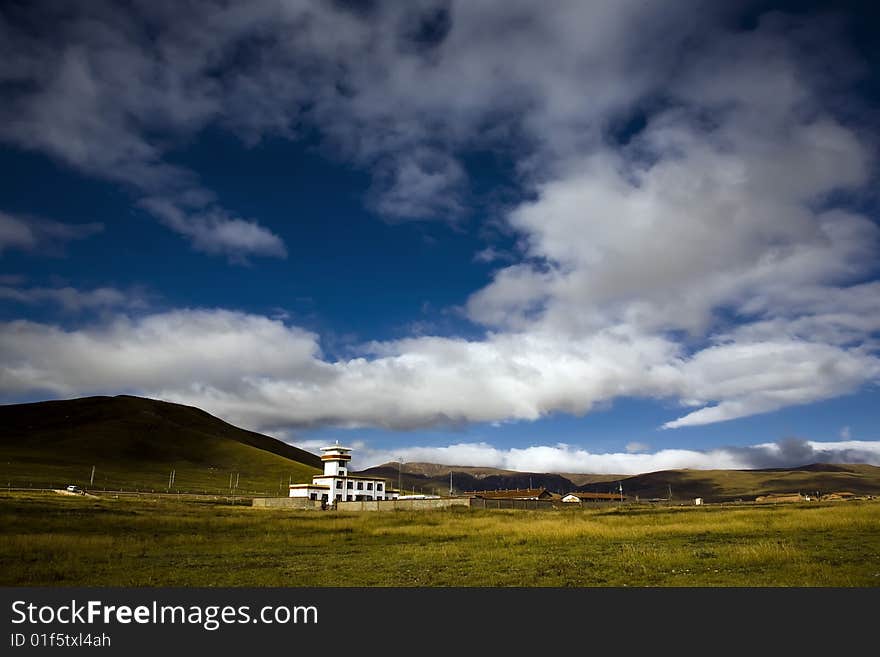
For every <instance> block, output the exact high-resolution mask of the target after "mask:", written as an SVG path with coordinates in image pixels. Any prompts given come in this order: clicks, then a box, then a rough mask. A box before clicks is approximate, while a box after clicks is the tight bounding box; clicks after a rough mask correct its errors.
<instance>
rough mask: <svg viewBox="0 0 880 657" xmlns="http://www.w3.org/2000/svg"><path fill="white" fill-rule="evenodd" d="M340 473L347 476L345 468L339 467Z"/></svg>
mask: <svg viewBox="0 0 880 657" xmlns="http://www.w3.org/2000/svg"><path fill="white" fill-rule="evenodd" d="M339 474H340V475H342V476H343V477H344V476H345V468H339Z"/></svg>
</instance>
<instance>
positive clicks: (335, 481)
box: [289, 441, 398, 503]
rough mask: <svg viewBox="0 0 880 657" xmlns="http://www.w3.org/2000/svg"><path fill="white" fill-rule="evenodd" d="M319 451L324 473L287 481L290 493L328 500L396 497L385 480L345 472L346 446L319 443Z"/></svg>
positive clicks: (323, 500) (348, 459) (348, 456)
mask: <svg viewBox="0 0 880 657" xmlns="http://www.w3.org/2000/svg"><path fill="white" fill-rule="evenodd" d="M321 451H322V452H323V454H321V461H323V462H324V474H321V475H315V476H314V477H312V483H310V484H291V485H290V494H289V495H290V497H307V498H309V499H310V500H320V501H322V502H328V503H332V502H359V501H362V500H396V499H397V497H398V491H396V490H391V487H390V486H389V485H388V481H387V480H385V479H380V478H377V477H360V476H357V475H350V474H348V465H349V462H350V461H351V448H350V447H342V446H341V445H340V444H339V442H338V441H337V443H336V444H335V445H331V446H330V447H322V448H321Z"/></svg>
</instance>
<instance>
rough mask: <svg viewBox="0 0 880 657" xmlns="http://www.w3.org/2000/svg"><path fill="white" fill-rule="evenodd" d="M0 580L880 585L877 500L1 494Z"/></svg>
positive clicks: (148, 583)
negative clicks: (231, 501) (392, 507)
mask: <svg viewBox="0 0 880 657" xmlns="http://www.w3.org/2000/svg"><path fill="white" fill-rule="evenodd" d="M0 527H2V528H3V530H2V531H3V540H2V541H0V584H2V585H4V586H82V585H89V586H105V585H107V586H126V585H133V586H847V587H849V586H871V587H875V586H880V502H877V501H866V502H847V503H838V504H826V505H812V506H811V505H778V506H774V505H769V506H737V507H679V508H675V507H671V508H647V507H643V508H638V507H635V508H620V509H618V508H600V509H581V508H578V509H565V510H556V511H476V510H469V509H458V510H445V511H424V512H393V513H392V512H388V513H361V514H346V513H335V512H294V511H286V510H257V509H251V508H246V507H229V506H223V505H219V504H210V503H196V502H176V501H168V500H149V499H143V498H141V499H135V500H132V499H122V498H120V499H118V500H115V499H112V498H111V499H88V498H79V497H63V496H53V495H49V494H43V495H37V494H15V493H2V494H0Z"/></svg>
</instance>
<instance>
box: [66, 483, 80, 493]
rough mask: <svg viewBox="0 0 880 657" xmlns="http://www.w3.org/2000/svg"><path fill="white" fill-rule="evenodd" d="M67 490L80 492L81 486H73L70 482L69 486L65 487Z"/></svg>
mask: <svg viewBox="0 0 880 657" xmlns="http://www.w3.org/2000/svg"><path fill="white" fill-rule="evenodd" d="M67 492H68V493H82V488H80V487H79V486H74V485H73V484H70V486H68V487H67Z"/></svg>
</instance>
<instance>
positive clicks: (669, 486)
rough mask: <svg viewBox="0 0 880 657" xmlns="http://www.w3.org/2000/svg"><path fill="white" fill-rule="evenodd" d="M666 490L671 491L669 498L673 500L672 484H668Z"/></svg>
mask: <svg viewBox="0 0 880 657" xmlns="http://www.w3.org/2000/svg"><path fill="white" fill-rule="evenodd" d="M666 491H667V492H668V493H669V497H668V498H667V499H668V500H669V501H670V502H671V501H672V484H666Z"/></svg>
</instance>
